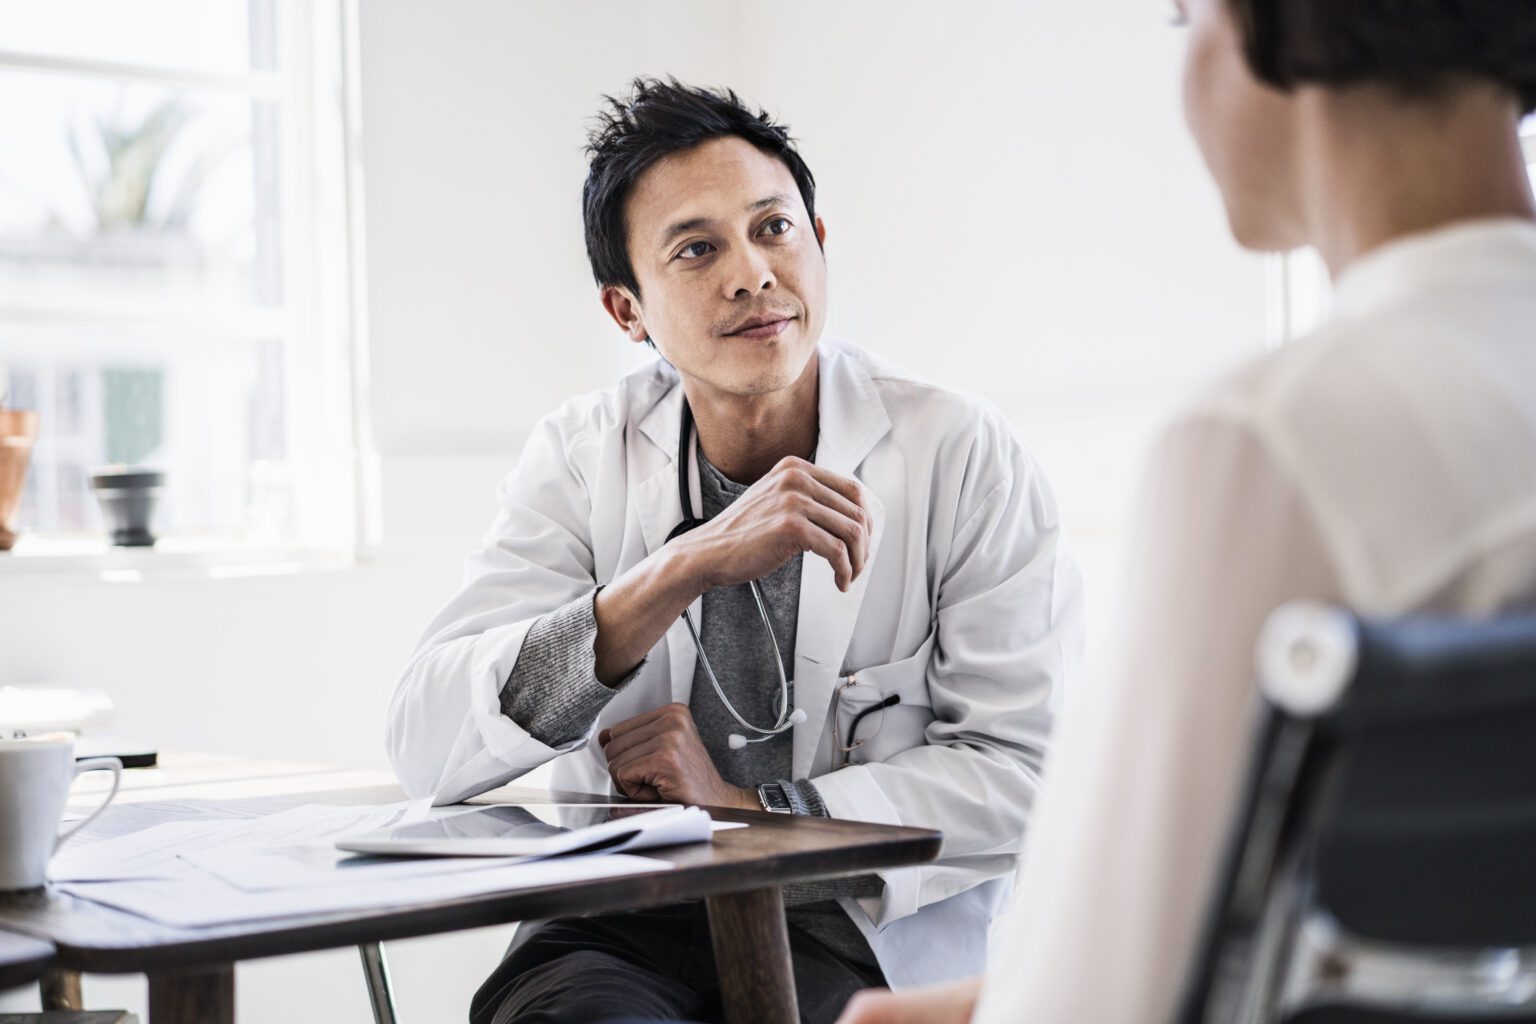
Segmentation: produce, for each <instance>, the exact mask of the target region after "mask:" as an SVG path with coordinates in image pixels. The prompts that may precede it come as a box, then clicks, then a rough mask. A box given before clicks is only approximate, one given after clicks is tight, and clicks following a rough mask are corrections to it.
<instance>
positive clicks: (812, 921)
mask: <svg viewBox="0 0 1536 1024" xmlns="http://www.w3.org/2000/svg"><path fill="white" fill-rule="evenodd" d="M698 460H699V483H700V496H701V498H702V502H703V512H704V518H706V519H712V518H714V517H715V516H716V515H718V514H719V513H720V512H721V511H722V510H723V509H725V508H726V506H728V505H730V503H731V502H733V501H735V500H736V498H737V497H739V496H740V495H741V494H742V493H744V492H745V491H746V489H747V488H746V486H745V485H743V484H738V483H736V482H735V481H734V480H730V479H729V478H727V477H726V476H725V475H724V474H723V473H721V472H720V471H719V470H718V469H716V468H715V467H714V466H712V465H710V463H709V462H708V461H707V460H706V459H705V458H704V452H703V449H702V448H700V449H698ZM758 588H759V589H760V590H761V591H762V595H763V604H764V605H765V606H766V607H767V609H768V618H769V620H770V621H771V622H772V623H773V632H774V637H775V638H776V639H777V640H778V644H779V652H778V653H779V656H780V657H781V658H782V659H783V663H784V670H785V672H786V674H790V676H791V678H790V683H791V690H790V694H791V706H793V693H794V690H793V676H792V673H793V671H794V664H795V633H796V626H797V618H798V614H799V608H800V559H798V558H791V559H790V560H789V561H788V562H786V563H785V564H784V565H783V566H781V567H780V568H779V569H777V570H776V571H774V572H773V573H770V574H769V575H768V576H765V577H763V578H762V579H761V580H759V581H758ZM595 596H596V591H595V590H594V591H593V592H592V593H590V594H585V595H583V596H582V597H580V598H577V599H576V600H575V601H572V602H571V603H570V604H567V605H565V606H564V607H563V608H560V609H557V610H556V611H554V612H552V613H550V614H549V615H546V616H544V617H543V618H541V619H540V620H539V621H538V622H536V623H534V625H533V627H532V628H531V629H529V631H528V635H527V637H526V638H525V639H524V641H523V647H522V651H521V653H520V655H519V656H518V660H517V664H516V665H515V666H514V667H513V670H512V675H511V677H510V678H509V679H508V681H507V684H506V686H505V687H503V689H502V693H501V707H502V711H503V713H505V714H506V715H508V716H509V717H510V718H511V719H512V720H513V721H515V722H516V723H517V724H518V725H519V726H521V727H522V728H524V729H526V730H527V731H528V733H529V735H531V736H533V737H534V738H535V739H537V740H539V741H540V742H541V743H545V744H548V745H550V746H558V745H560V744H562V743H568V742H570V741H571V740H573V739H576V738H578V737H580V736H581V735H582V734H583V733H585V732H586V731H587V729H588V728H590V727H591V725H592V723H593V722H594V721H595V720H596V718H597V716H598V714H599V713H600V712H601V711H602V710H603V708H604V707H605V706H606V705H607V704H608V702H609V701H610V700H612V699H613V697H614V695H615V694H616V693H617V692H618V691H619V690H621V689H623V687H624V686H625V685H627V684H628V683H629V681H630V680H631V679H633V678H634V677H635V675H636V673H638V672H639V670H640V665H637V666H635V668H634V669H633V670H632V671H631V672H630V673H629V674H628V675H627V676H625V677H624V678H623V679H621V680H620V681H619V682H618V683H616V684H615V685H614V686H613V687H607V686H604V685H603V684H602V683H600V682H598V680H597V676H596V672H595V669H596V661H597V656H596V652H595V645H596V641H597V619H596V617H595V615H594V612H593V607H592V603H593V600H594V598H595ZM700 638H701V640H702V641H703V646H704V650H705V652H706V653H707V654H708V656H709V661H710V664H711V665H712V666H714V669H715V676H716V678H717V679H719V680H720V685H721V686H722V687H724V689H725V691H726V694H727V695H728V696H729V697H730V698H731V703H732V704H734V705H735V706H736V710H737V711H738V712H739V713H740V714H741V716H742V717H743V718H745V719H746V720H747V721H748V722H751V723H752V724H753V725H757V726H761V727H767V726H770V725H772V724H773V722H774V720H775V718H776V713H777V705H778V696H779V680H778V673H777V670H776V669H775V667H774V663H773V659H774V651H773V647H772V645H771V643H770V642H769V639H768V633H767V631H766V630H765V629H764V628H763V623H762V620H761V617H760V616H759V614H758V611H757V604H756V601H755V600H754V599H753V597H752V592H751V589H750V588H749V587H747V586H745V585H742V586H736V587H723V588H720V589H718V590H711V591H709V592H708V593H706V594H705V595H704V609H703V623H702V625H701V628H700ZM643 664H644V662H642V663H641V665H643ZM688 706H689V710H690V711H691V712H692V714H693V720H694V724H695V725H696V726H697V727H698V731H699V737H700V739H701V740H702V741H703V743H704V749H705V750H706V751H708V752H709V755H710V758H711V759H712V760H713V761H714V763H715V767H716V768H717V769H718V770H719V772H720V775H721V777H722V778H724V779H725V780H726V781H727V782H729V783H731V784H732V785H735V786H743V787H747V788H751V787H755V786H757V785H759V784H760V783H763V782H770V781H778V782H781V783H782V784H783V785H784V788H785V790H786V791H787V792H788V793H789V794H790V799H791V801H792V802H793V804H794V807H795V812H796V813H797V814H813V815H818V816H823V817H825V816H826V814H827V809H826V805H825V804H823V803H822V800H821V795H820V794H819V793H817V791H816V786H815V784H814V783H813V782H811V780H809V779H798V780H792V779H790V778H789V776H790V775H791V774H792V769H791V759H792V754H793V742H794V741H793V739H792V738H791V734H790V731H789V730H786V731H784V732H782V733H780V734H778V735H777V736H772V737H769V738H767V739H764V740H761V741H760V742H754V743H748V744H747V745H746V746H745V747H742V748H741V749H739V750H732V749H731V748H730V746H729V743H728V737H729V736H730V734H731V733H736V732H740V733H744V734H745V735H747V737H748V738H749V739H755V738H757V734H756V733H750V732H747V731H746V730H744V729H742V728H741V727H740V726H739V725H738V724H737V723H736V721H735V719H733V718H731V716H730V714H729V713H728V712H727V711H726V710H725V707H724V706H723V705H722V704H721V702H720V699H719V698H718V697H717V696H716V695H715V691H714V687H712V686H711V685H710V682H709V677H708V676H707V675H706V674H705V671H704V664H703V660H702V659H701V660H700V662H699V664H698V666H697V668H696V669H695V671H694V679H693V693H692V696H691V697H690V699H689V702H688ZM882 888H883V883H882V882H881V881H880V880H879V879H878V878H877V877H875V876H873V875H867V876H863V877H860V878H853V879H839V880H834V881H830V882H818V883H813V884H808V885H792V886H786V887H785V890H784V898H785V903H786V904H787V905H788V906H789V907H790V909H789V911H788V916H789V923H790V925H791V926H792V927H796V928H799V929H800V930H802V931H806V932H809V933H810V934H811V935H813V936H814V937H815V938H817V939H819V940H820V941H821V942H823V943H824V944H826V945H827V946H829V947H830V948H832V949H833V950H835V951H837V952H838V953H839V954H840V955H842V956H843V957H845V958H847V959H849V960H852V961H855V962H858V963H861V964H865V965H873V964H874V957H873V954H872V953H871V952H870V950H869V945H868V943H866V942H865V940H864V936H863V935H862V934H860V932H859V930H858V927H857V926H856V925H854V923H853V922H852V921H851V920H849V919H848V916H847V915H846V914H844V913H843V911H842V910H841V908H839V907H838V905H837V904H836V903H835V902H833V898H834V897H838V896H877V895H879V893H880V891H881V889H882Z"/></svg>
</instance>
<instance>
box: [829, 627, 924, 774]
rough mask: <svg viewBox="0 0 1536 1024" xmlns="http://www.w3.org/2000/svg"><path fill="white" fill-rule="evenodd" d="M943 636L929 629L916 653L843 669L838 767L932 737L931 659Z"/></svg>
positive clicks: (874, 758)
mask: <svg viewBox="0 0 1536 1024" xmlns="http://www.w3.org/2000/svg"><path fill="white" fill-rule="evenodd" d="M937 637H938V632H937V630H935V631H934V632H931V633H929V634H928V637H927V639H926V640H924V641H923V643H922V645H921V646H919V647H918V649H917V653H916V654H913V655H912V656H911V657H910V658H903V659H901V660H900V661H893V662H890V663H888V664H884V665H871V666H869V667H867V668H860V669H853V670H851V671H847V672H845V673H844V674H843V678H842V680H841V681H840V682H839V683H838V688H837V692H836V695H835V696H836V700H837V714H836V717H835V719H834V721H835V723H836V727H837V739H836V745H835V754H836V763H837V766H838V767H841V766H843V765H844V764H867V763H869V762H870V761H884V760H887V759H888V758H890V757H891V756H892V755H894V754H897V753H900V752H901V751H903V750H907V749H909V748H911V747H918V746H922V745H923V743H925V742H926V741H927V740H926V732H925V731H926V729H927V727H928V723H929V722H931V721H933V718H934V714H933V707H932V700H931V698H930V697H929V695H928V662H929V660H930V659H931V657H932V656H933V645H934V641H935V640H936V638H937Z"/></svg>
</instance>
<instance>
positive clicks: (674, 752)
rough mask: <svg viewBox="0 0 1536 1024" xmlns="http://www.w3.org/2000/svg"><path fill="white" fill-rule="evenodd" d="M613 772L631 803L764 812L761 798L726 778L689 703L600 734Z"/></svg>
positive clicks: (639, 717)
mask: <svg viewBox="0 0 1536 1024" xmlns="http://www.w3.org/2000/svg"><path fill="white" fill-rule="evenodd" d="M597 742H598V743H600V744H602V747H603V754H604V755H605V756H606V757H607V758H608V774H609V775H611V776H613V782H614V785H616V786H618V787H619V792H621V793H623V794H624V795H625V796H627V797H629V798H630V799H631V800H643V801H664V802H666V803H674V804H705V805H709V806H713V807H737V808H742V809H745V810H760V809H761V807H762V804H761V803H760V802H759V801H758V799H757V794H756V793H754V792H752V791H751V790H749V789H742V788H741V787H740V786H733V785H731V784H730V783H729V782H726V781H725V780H724V779H722V778H721V777H720V772H719V770H718V769H716V768H715V763H714V762H713V761H712V760H710V757H709V752H708V751H706V750H705V749H704V741H703V740H701V739H699V730H698V728H697V727H696V726H695V725H694V724H693V714H692V712H690V711H689V710H688V706H687V705H686V704H665V705H663V706H661V707H659V708H657V709H656V710H654V711H647V712H646V713H645V714H643V715H636V716H635V717H634V718H628V719H625V720H624V721H622V722H619V723H618V724H616V725H613V726H610V727H609V728H607V729H604V730H603V731H602V732H601V733H599V734H598V737H597Z"/></svg>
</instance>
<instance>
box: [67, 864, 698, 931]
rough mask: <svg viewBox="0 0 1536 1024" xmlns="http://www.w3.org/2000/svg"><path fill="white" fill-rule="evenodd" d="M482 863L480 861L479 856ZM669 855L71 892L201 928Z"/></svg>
mask: <svg viewBox="0 0 1536 1024" xmlns="http://www.w3.org/2000/svg"><path fill="white" fill-rule="evenodd" d="M481 863H482V864H483V863H485V862H484V861H483V860H482V861H481ZM671 867H672V865H670V864H668V863H667V862H666V861H660V860H652V859H650V858H648V857H635V856H631V855H629V854H607V855H602V856H593V857H561V858H557V859H554V860H540V861H531V862H528V863H523V864H514V865H511V866H503V867H493V868H488V869H485V870H480V871H456V872H451V873H448V874H440V875H435V876H427V877H422V878H414V879H411V880H410V881H409V883H408V884H400V883H399V882H398V881H393V880H391V881H384V882H370V883H367V884H356V885H342V886H327V887H305V888H299V889H279V890H269V891H264V892H246V891H244V890H241V889H238V888H236V887H234V886H232V885H228V884H226V883H224V882H223V881H221V880H219V879H217V878H210V877H207V876H204V877H202V878H196V877H182V878H178V879H144V880H132V881H121V882H71V883H69V884H66V885H63V886H61V888H62V889H63V890H64V891H65V892H67V893H69V894H70V895H73V896H78V897H80V898H82V899H88V900H94V901H96V902H97V903H105V904H107V905H108V906H112V907H116V908H118V909H119V910H126V911H128V912H129V913H131V914H137V915H139V916H140V917H147V918H149V919H150V920H152V921H159V922H160V923H162V924H167V925H172V926H174V927H178V928H204V927H210V926H214V925H221V924H234V923H237V922H242V921H260V920H266V919H269V918H281V917H296V916H306V915H312V914H326V913H334V912H338V911H356V910H374V909H384V908H388V907H393V906H400V905H403V904H419V903H422V902H432V901H437V900H450V899H459V898H465V897H470V896H479V895H490V894H492V893H497V892H508V891H514V890H518V889H528V888H533V887H535V886H542V885H558V884H561V883H564V882H576V881H584V880H587V879H593V878H610V877H614V876H618V875H630V874H642V873H645V872H649V871H666V870H669V869H670V868H671Z"/></svg>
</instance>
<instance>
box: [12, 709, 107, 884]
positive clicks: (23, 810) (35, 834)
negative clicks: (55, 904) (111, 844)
mask: <svg viewBox="0 0 1536 1024" xmlns="http://www.w3.org/2000/svg"><path fill="white" fill-rule="evenodd" d="M97 771H109V772H111V773H112V789H111V791H110V792H108V793H107V798H106V799H105V800H103V801H102V802H101V806H99V807H97V808H96V809H95V810H94V811H92V812H91V813H90V814H89V815H88V816H87V817H86V818H85V819H84V820H82V821H80V822H79V823H77V824H76V825H75V826H74V827H73V828H71V829H69V830H68V831H67V832H63V833H61V832H59V821H60V819H62V818H63V816H64V801H65V800H66V799H67V798H68V796H69V785H70V783H71V782H73V781H74V780H75V776H77V775H80V774H82V773H84V772H97ZM122 778H123V763H122V762H121V761H119V760H118V759H117V758H115V757H92V758H87V759H86V760H84V761H80V762H78V763H77V762H76V761H75V738H74V736H72V735H70V734H68V733H63V734H60V733H54V734H50V735H47V736H39V737H36V738H33V739H25V740H0V892H12V891H15V890H17V889H36V888H39V887H41V886H42V885H43V884H44V883H45V882H46V881H47V880H48V861H49V859H50V858H51V857H52V856H53V854H54V851H56V850H58V848H59V847H60V846H62V845H63V844H64V841H65V840H66V839H68V838H69V837H70V836H72V835H74V834H75V833H76V832H78V831H80V830H81V829H82V828H84V827H85V826H86V825H88V824H90V823H91V822H92V821H93V820H94V819H95V818H96V816H97V815H98V814H100V813H101V812H102V811H104V810H106V809H107V804H109V803H111V802H112V798H113V797H114V796H116V795H117V787H118V784H119V783H120V782H121V781H122Z"/></svg>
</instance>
